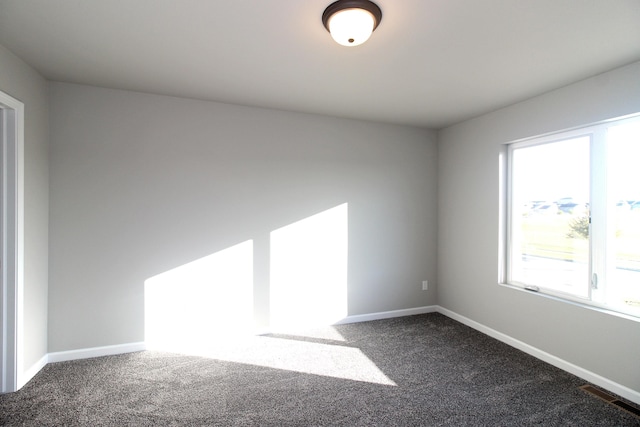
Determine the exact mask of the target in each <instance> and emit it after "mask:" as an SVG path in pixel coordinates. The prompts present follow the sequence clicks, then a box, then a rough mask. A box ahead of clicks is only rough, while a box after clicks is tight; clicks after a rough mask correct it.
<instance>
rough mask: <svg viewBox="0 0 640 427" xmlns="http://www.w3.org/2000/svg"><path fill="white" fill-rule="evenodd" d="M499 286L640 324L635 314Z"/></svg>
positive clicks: (513, 286)
mask: <svg viewBox="0 0 640 427" xmlns="http://www.w3.org/2000/svg"><path fill="white" fill-rule="evenodd" d="M498 285H500V286H502V287H505V288H508V289H511V290H514V291H518V292H523V293H526V294H528V295H534V296H537V297H542V298H547V299H550V300H553V301H557V302H561V303H565V304H571V305H573V306H577V307H580V308H584V309H587V310H591V311H596V312H598V313H602V314H607V315H610V316H615V317H619V318H621V319H625V320H631V321H633V322H637V323H640V317H639V316H635V315H633V314H627V313H622V312H620V311H615V310H612V309H610V308H605V307H599V306H596V305H592V304H586V303H583V302H580V301H575V300H571V299H567V298H562V297H559V296H556V295H552V294H549V293H545V292H544V291H541V290H537V291H536V290H531V289H525V288H523V287H521V286H517V285H511V284H509V283H498Z"/></svg>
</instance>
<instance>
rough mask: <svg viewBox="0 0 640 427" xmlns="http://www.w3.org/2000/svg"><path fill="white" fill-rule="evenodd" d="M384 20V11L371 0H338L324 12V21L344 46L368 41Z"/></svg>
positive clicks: (332, 34) (326, 26)
mask: <svg viewBox="0 0 640 427" xmlns="http://www.w3.org/2000/svg"><path fill="white" fill-rule="evenodd" d="M381 20H382V11H381V10H380V8H379V7H378V5H377V4H375V3H373V2H372V1H369V0H338V1H336V2H333V3H331V4H330V5H329V6H327V8H326V9H325V10H324V13H323V14H322V23H323V24H324V26H325V28H326V29H327V31H329V33H331V37H332V38H333V39H334V40H335V41H336V42H337V43H339V44H341V45H343V46H358V45H360V44H362V43H364V42H366V41H367V40H368V39H369V37H371V33H373V31H374V30H375V29H376V27H377V26H378V25H379V24H380V21H381Z"/></svg>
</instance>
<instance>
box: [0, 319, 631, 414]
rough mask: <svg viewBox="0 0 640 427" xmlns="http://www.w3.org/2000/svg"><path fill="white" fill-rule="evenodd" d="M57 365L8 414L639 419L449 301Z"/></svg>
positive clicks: (8, 404) (10, 400)
mask: <svg viewBox="0 0 640 427" xmlns="http://www.w3.org/2000/svg"><path fill="white" fill-rule="evenodd" d="M201 353H202V354H207V355H208V357H201V356H186V355H180V354H175V353H164V352H153V351H146V352H140V353H132V354H126V355H119V356H109V357H100V358H94V359H86V360H78V361H71V362H62V363H54V364H49V365H47V366H46V367H45V368H44V369H43V370H42V371H41V372H40V373H39V374H38V375H36V377H35V378H34V379H33V380H32V381H30V382H29V383H28V384H27V385H26V386H25V387H24V388H23V389H22V390H20V391H19V392H17V393H12V394H6V395H2V396H0V424H1V425H6V426H14V425H16V426H17V425H26V426H54V425H55V426H60V425H65V426H72V425H83V426H165V425H171V426H208V425H211V426H321V425H343V426H420V425H422V426H496V425H499V426H530V425H541V426H560V425H561V426H639V425H640V419H639V418H636V417H634V416H633V415H630V414H628V413H627V412H624V411H622V410H620V409H618V408H616V407H614V406H612V405H609V404H607V403H605V402H603V401H601V400H600V399H597V398H595V397H593V396H592V395H590V394H588V393H586V392H584V391H582V390H580V389H579V388H578V387H579V386H581V385H583V384H585V381H584V380H581V379H579V378H577V377H575V376H572V375H570V374H568V373H566V372H564V371H561V370H559V369H556V368H554V367H552V366H550V365H548V364H546V363H544V362H541V361H539V360H537V359H535V358H533V357H531V356H529V355H527V354H525V353H522V352H520V351H518V350H515V349H513V348H511V347H509V346H507V345H505V344H503V343H501V342H499V341H496V340H494V339H492V338H490V337H488V336H486V335H483V334H481V333H479V332H477V331H474V330H473V329H470V328H468V327H466V326H464V325H462V324H460V323H458V322H455V321H453V320H451V319H449V318H447V317H444V316H442V315H440V314H426V315H419V316H409V317H403V318H396V319H388V320H379V321H372V322H365V323H357V324H350V325H341V326H334V327H330V328H326V329H318V330H313V331H311V330H310V331H307V332H304V331H298V332H292V333H288V334H287V335H269V336H264V337H257V338H255V339H251V340H244V341H236V342H235V343H228V344H226V345H225V346H222V345H220V346H218V347H215V348H210V349H208V350H206V351H204V350H202V351H201Z"/></svg>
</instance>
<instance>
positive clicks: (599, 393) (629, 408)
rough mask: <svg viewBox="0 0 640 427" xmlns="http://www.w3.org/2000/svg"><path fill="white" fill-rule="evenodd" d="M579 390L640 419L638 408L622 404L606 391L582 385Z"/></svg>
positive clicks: (639, 409)
mask: <svg viewBox="0 0 640 427" xmlns="http://www.w3.org/2000/svg"><path fill="white" fill-rule="evenodd" d="M580 388H581V389H582V390H584V391H586V392H587V393H590V394H592V395H594V396H595V397H597V398H598V399H601V400H604V401H605V402H607V403H610V404H611V405H615V406H617V407H618V408H620V409H622V410H623V411H627V412H628V413H630V414H631V415H635V416H636V417H638V418H640V408H638V407H636V406H633V405H630V404H628V403H626V402H623V401H621V400H619V399H618V398H617V397H615V396H612V395H610V394H609V393H607V392H606V391H602V390H600V389H599V388H595V387H594V386H592V385H583V386H581V387H580Z"/></svg>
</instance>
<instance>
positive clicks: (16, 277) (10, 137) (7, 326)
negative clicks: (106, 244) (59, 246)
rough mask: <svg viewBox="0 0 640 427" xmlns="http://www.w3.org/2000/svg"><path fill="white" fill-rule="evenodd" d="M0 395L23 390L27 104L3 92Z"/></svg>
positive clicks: (0, 134) (0, 104) (0, 96)
mask: <svg viewBox="0 0 640 427" xmlns="http://www.w3.org/2000/svg"><path fill="white" fill-rule="evenodd" d="M0 140H1V145H2V147H1V150H0V165H1V173H0V189H1V190H2V191H1V197H0V212H1V214H2V219H1V226H0V235H1V236H2V245H1V246H0V252H1V254H0V262H1V263H2V264H1V265H0V268H1V274H0V277H1V279H0V346H1V348H0V392H2V393H7V392H12V391H16V390H18V389H19V388H20V387H22V385H23V384H22V372H23V367H22V345H23V342H24V341H23V339H22V333H23V328H22V326H23V318H22V314H23V313H22V308H23V278H24V259H23V258H24V256H23V255H24V244H23V243H24V221H23V218H24V104H23V103H22V102H20V101H18V100H17V99H15V98H13V97H11V96H9V95H7V94H6V93H4V92H2V91H0Z"/></svg>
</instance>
